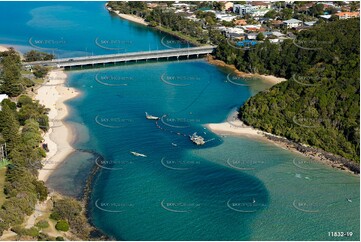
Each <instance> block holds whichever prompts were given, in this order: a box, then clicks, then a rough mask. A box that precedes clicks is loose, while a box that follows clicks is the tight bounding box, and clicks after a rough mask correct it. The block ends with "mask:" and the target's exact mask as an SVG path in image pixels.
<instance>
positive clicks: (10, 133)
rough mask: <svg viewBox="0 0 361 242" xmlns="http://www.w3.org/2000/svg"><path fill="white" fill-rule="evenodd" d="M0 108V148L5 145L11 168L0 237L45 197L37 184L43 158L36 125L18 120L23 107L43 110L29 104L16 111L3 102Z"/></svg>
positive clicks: (42, 189)
mask: <svg viewBox="0 0 361 242" xmlns="http://www.w3.org/2000/svg"><path fill="white" fill-rule="evenodd" d="M1 106H2V110H1V111H0V133H1V136H0V145H3V144H4V143H6V147H7V152H8V157H7V158H8V159H9V161H10V162H11V164H10V165H8V169H7V172H6V182H5V186H4V194H5V195H6V200H5V202H4V204H3V205H2V207H1V209H0V218H1V220H0V221H1V223H0V234H2V232H3V231H4V230H6V229H8V228H9V227H13V226H15V225H20V224H21V223H22V222H23V220H24V216H25V215H30V214H31V213H32V212H33V211H34V207H35V203H36V201H37V200H39V201H44V200H45V199H46V197H47V194H48V191H47V188H46V187H45V185H44V183H43V182H42V181H38V180H37V166H38V165H40V162H39V161H40V159H42V158H43V157H45V155H46V154H45V151H44V150H43V149H42V148H41V147H39V144H40V142H41V141H42V137H41V131H40V128H39V123H38V122H37V121H36V120H35V119H33V118H32V117H29V118H26V119H23V120H21V122H22V125H21V124H20V120H19V118H20V116H19V113H20V112H21V110H23V108H25V107H27V108H28V109H29V110H28V112H29V113H34V114H36V113H39V112H41V110H42V109H43V107H42V106H41V105H39V104H34V103H32V104H31V105H30V106H28V105H24V106H23V107H21V108H20V109H19V111H17V109H16V104H15V103H12V102H9V101H8V102H4V101H3V102H2V105H1ZM25 232H26V231H25ZM25 232H24V233H25ZM27 232H29V231H27ZM30 232H32V231H30Z"/></svg>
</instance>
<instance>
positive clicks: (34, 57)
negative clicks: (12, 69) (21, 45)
mask: <svg viewBox="0 0 361 242" xmlns="http://www.w3.org/2000/svg"><path fill="white" fill-rule="evenodd" d="M54 58H55V56H54V55H53V54H49V53H46V52H41V51H37V50H31V51H29V52H27V53H25V54H24V61H26V62H27V61H45V60H52V59H54Z"/></svg>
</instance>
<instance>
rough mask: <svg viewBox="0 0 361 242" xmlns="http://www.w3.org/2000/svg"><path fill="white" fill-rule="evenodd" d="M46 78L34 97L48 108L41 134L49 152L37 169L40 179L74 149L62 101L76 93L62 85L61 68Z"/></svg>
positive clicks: (63, 76)
mask: <svg viewBox="0 0 361 242" xmlns="http://www.w3.org/2000/svg"><path fill="white" fill-rule="evenodd" d="M47 78H48V80H49V81H48V82H46V83H45V84H44V85H43V86H41V87H40V88H39V89H38V90H37V94H36V96H35V99H37V100H39V102H40V103H41V104H43V105H45V107H47V108H49V109H50V112H49V115H48V116H49V126H50V128H49V131H48V132H47V133H45V135H44V136H43V138H44V143H47V144H48V148H49V152H47V157H46V158H45V161H44V162H43V164H44V166H43V168H42V169H41V170H39V176H38V178H39V180H42V181H46V180H47V179H48V178H49V176H50V175H51V173H52V172H53V171H54V169H55V168H56V167H57V166H58V165H59V164H60V163H61V162H62V161H64V159H65V158H66V157H67V156H68V155H69V154H71V153H72V152H73V151H74V148H73V147H72V146H71V145H70V144H71V142H72V131H71V129H70V127H68V126H66V125H65V124H64V122H63V119H64V118H65V117H66V116H67V115H68V108H67V107H66V105H65V104H64V102H65V101H66V100H69V99H71V98H74V97H76V96H77V95H78V92H77V91H76V90H75V89H73V88H68V87H66V86H65V85H64V84H65V82H66V78H67V76H66V74H65V72H64V71H63V70H59V69H58V70H52V71H50V72H49V74H48V77H47Z"/></svg>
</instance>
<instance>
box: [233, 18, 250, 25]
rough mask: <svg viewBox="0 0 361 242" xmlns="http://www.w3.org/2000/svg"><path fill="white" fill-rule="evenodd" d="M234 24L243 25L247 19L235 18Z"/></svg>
mask: <svg viewBox="0 0 361 242" xmlns="http://www.w3.org/2000/svg"><path fill="white" fill-rule="evenodd" d="M234 24H235V25H240V26H244V25H247V21H246V20H244V19H236V20H234Z"/></svg>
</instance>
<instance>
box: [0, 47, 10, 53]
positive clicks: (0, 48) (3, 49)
mask: <svg viewBox="0 0 361 242" xmlns="http://www.w3.org/2000/svg"><path fill="white" fill-rule="evenodd" d="M8 50H9V49H8V48H7V47H5V46H3V45H0V52H4V51H8Z"/></svg>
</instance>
